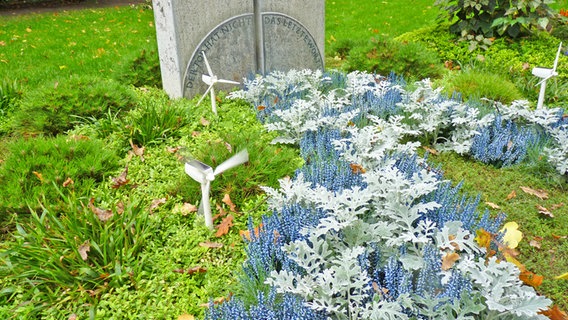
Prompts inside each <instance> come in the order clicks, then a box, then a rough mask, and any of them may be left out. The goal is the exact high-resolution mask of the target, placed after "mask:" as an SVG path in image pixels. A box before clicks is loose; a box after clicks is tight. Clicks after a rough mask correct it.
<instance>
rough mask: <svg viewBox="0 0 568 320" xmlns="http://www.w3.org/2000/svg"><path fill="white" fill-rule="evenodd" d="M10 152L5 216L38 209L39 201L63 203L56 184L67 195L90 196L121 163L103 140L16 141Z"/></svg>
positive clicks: (0, 204) (2, 186)
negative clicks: (55, 187)
mask: <svg viewBox="0 0 568 320" xmlns="http://www.w3.org/2000/svg"><path fill="white" fill-rule="evenodd" d="M6 150H7V153H8V155H7V157H6V159H5V161H4V162H3V163H2V165H1V166H0V181H1V183H0V194H2V197H0V212H2V215H3V216H4V215H6V214H7V213H9V212H15V213H25V212H28V211H29V209H28V208H30V207H31V208H34V209H38V208H39V206H40V204H39V202H38V201H41V202H42V203H51V204H54V205H55V204H57V203H59V202H60V201H61V198H60V195H59V193H58V192H56V189H54V185H57V186H58V187H63V186H65V187H64V188H65V190H67V191H66V192H65V193H68V192H74V193H76V194H78V195H84V194H87V193H88V191H89V190H90V189H91V188H92V187H93V186H94V185H95V184H96V183H98V182H101V181H102V180H103V179H104V178H105V177H106V175H107V172H108V171H111V170H112V169H114V168H115V167H116V165H117V161H118V157H117V155H116V153H115V152H114V151H113V150H109V149H108V148H106V147H105V143H104V142H103V141H101V140H91V139H88V138H87V139H84V140H83V139H81V138H80V137H68V136H59V137H55V138H35V139H16V140H13V141H11V142H10V143H9V144H8V145H7V146H6Z"/></svg>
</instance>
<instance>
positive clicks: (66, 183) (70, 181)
mask: <svg viewBox="0 0 568 320" xmlns="http://www.w3.org/2000/svg"><path fill="white" fill-rule="evenodd" d="M72 184H75V182H74V181H73V179H71V178H67V179H65V181H63V188H67V187H68V186H69V185H72Z"/></svg>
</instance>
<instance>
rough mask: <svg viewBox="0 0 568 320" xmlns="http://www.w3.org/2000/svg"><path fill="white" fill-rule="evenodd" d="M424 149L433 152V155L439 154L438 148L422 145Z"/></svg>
mask: <svg viewBox="0 0 568 320" xmlns="http://www.w3.org/2000/svg"><path fill="white" fill-rule="evenodd" d="M422 148H423V149H424V150H426V151H428V152H429V153H430V154H433V155H435V156H437V155H438V154H439V152H438V150H436V149H434V148H431V147H427V146H423V147H422Z"/></svg>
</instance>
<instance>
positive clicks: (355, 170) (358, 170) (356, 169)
mask: <svg viewBox="0 0 568 320" xmlns="http://www.w3.org/2000/svg"><path fill="white" fill-rule="evenodd" d="M349 167H351V171H352V172H353V173H354V174H358V173H365V172H367V170H365V168H363V166H361V165H360V164H356V163H351V164H350V165H349Z"/></svg>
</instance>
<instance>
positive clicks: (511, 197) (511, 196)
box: [506, 190, 517, 200]
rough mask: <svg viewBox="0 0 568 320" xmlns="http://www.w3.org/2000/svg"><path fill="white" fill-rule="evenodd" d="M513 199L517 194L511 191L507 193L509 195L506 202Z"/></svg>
mask: <svg viewBox="0 0 568 320" xmlns="http://www.w3.org/2000/svg"><path fill="white" fill-rule="evenodd" d="M515 197H517V192H516V191H515V190H513V191H511V193H509V194H508V195H507V198H506V200H511V199H513V198H515Z"/></svg>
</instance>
